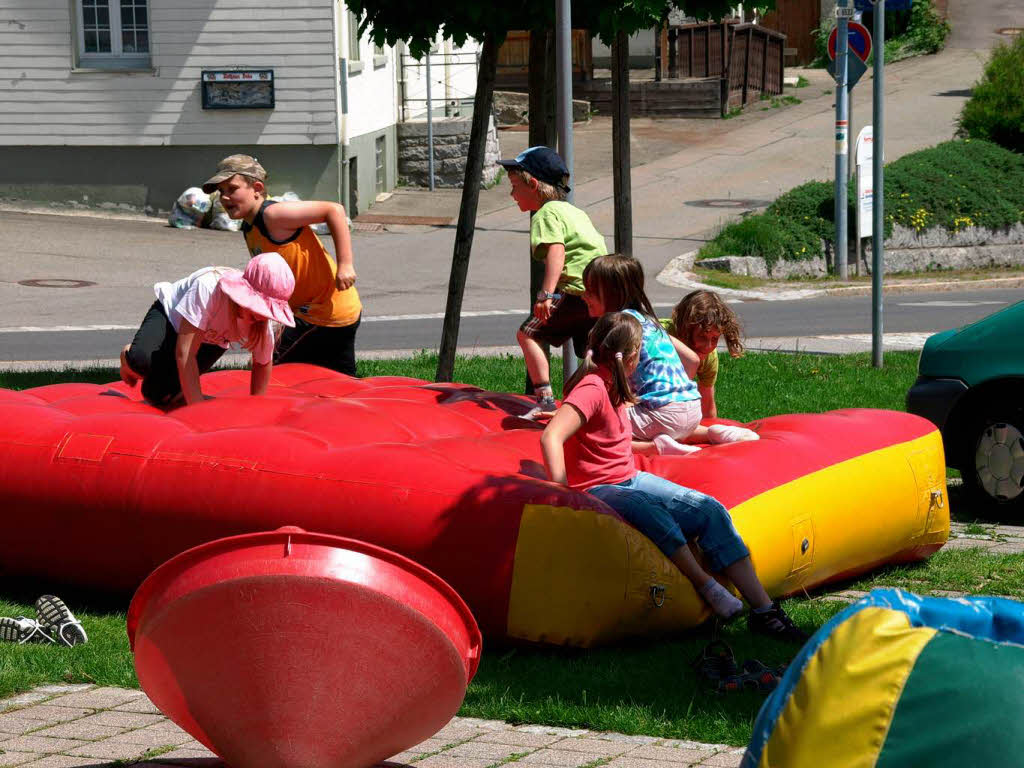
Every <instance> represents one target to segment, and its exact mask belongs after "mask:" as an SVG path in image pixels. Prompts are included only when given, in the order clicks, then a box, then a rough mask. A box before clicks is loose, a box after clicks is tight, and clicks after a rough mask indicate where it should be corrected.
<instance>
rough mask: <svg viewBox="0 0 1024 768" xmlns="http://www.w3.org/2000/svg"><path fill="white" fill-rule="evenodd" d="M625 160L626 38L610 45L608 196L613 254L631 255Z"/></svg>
mask: <svg viewBox="0 0 1024 768" xmlns="http://www.w3.org/2000/svg"><path fill="white" fill-rule="evenodd" d="M629 166H630V159H629V35H628V34H626V32H625V30H621V29H620V30H619V31H618V32H617V33H616V34H615V42H613V43H612V190H613V193H612V197H613V199H614V206H615V251H616V252H617V253H622V254H625V255H627V256H628V255H632V253H633V200H632V197H633V193H632V184H631V183H630V167H629Z"/></svg>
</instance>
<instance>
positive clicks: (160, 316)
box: [126, 301, 226, 405]
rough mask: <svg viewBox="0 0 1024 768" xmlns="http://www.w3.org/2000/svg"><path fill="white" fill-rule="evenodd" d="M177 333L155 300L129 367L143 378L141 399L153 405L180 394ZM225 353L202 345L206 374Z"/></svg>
mask: <svg viewBox="0 0 1024 768" xmlns="http://www.w3.org/2000/svg"><path fill="white" fill-rule="evenodd" d="M177 345H178V332H177V331H175V330H174V326H173V325H171V321H170V320H168V319H167V315H166V314H164V308H163V306H161V304H160V302H159V301H154V302H153V306H151V307H150V308H149V311H148V312H147V313H146V316H145V317H144V318H142V325H140V326H139V330H138V331H136V332H135V338H134V339H132V343H131V346H129V348H128V354H127V355H126V357H127V359H128V367H130V368H131V369H132V370H133V371H135V373H137V374H138V375H139V376H141V377H142V396H143V397H145V398H146V400H148V401H149V402H151V403H153V404H154V405H167V403H169V402H170V401H171V400H173V399H174V398H175V397H177V396H178V395H179V394H180V393H181V380H180V379H179V378H178V361H177V357H176V354H175V353H176V348H177ZM225 351H226V350H225V349H224V348H223V347H220V346H218V345H216V344H200V345H199V352H197V353H196V363H197V364H198V366H199V372H200V373H206V372H207V371H208V370H210V369H211V368H212V367H213V364H214V363H216V362H217V361H218V360H220V356H221V355H223V354H224V352H225Z"/></svg>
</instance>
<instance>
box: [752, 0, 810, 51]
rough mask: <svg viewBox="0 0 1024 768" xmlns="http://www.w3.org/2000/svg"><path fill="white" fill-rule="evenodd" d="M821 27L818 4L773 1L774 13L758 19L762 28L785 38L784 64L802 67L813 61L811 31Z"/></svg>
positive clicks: (794, 0)
mask: <svg viewBox="0 0 1024 768" xmlns="http://www.w3.org/2000/svg"><path fill="white" fill-rule="evenodd" d="M819 23H821V0H776V2H775V10H774V11H769V12H768V13H766V14H765V15H764V17H763V18H762V19H761V26H762V27H768V29H774V30H777V31H779V32H782V33H783V34H784V35H785V36H786V52H787V61H788V62H789V63H790V64H797V65H799V66H801V67H803V66H807V65H808V64H810V63H811V62H812V61H814V58H815V56H816V55H817V51H816V50H815V47H814V30H815V29H817V28H818V24H819Z"/></svg>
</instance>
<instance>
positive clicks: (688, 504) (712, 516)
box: [587, 472, 750, 572]
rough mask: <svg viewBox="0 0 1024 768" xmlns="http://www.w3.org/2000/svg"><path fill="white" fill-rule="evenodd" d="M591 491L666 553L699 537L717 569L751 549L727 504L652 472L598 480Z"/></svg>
mask: <svg viewBox="0 0 1024 768" xmlns="http://www.w3.org/2000/svg"><path fill="white" fill-rule="evenodd" d="M587 492H588V493H592V494H593V495H594V496H596V497H597V498H599V499H600V500H601V501H603V502H604V503H605V504H607V505H608V506H609V507H611V508H612V509H614V510H615V511H616V512H618V513H619V514H620V515H622V516H623V517H624V518H625V519H626V520H627V521H628V522H629V523H630V524H631V525H632V526H633V527H634V528H636V529H637V530H639V531H640V532H641V533H642V534H643V535H644V536H646V537H647V538H649V539H650V540H651V541H653V542H654V543H655V544H656V545H657V547H658V549H660V550H661V551H662V552H664V553H665V555H666V556H667V557H671V556H672V555H673V554H675V552H676V550H677V549H679V548H680V547H682V546H683V545H685V544H686V542H687V541H696V543H697V544H698V545H699V546H700V548H701V550H702V551H703V552H704V555H705V556H706V557H707V559H708V564H709V565H710V566H711V570H712V571H716V572H717V571H721V570H724V569H725V568H727V567H728V566H730V565H732V564H733V563H735V562H736V561H737V560H742V559H743V558H744V557H747V556H748V555H749V554H750V550H749V549H747V545H746V544H744V543H743V539H741V538H740V535H739V534H738V533H737V532H736V529H735V528H734V527H733V524H732V518H731V517H730V516H729V510H727V509H726V508H725V507H723V506H722V504H721V503H720V502H719V501H718V500H717V499H715V498H713V497H711V496H708V495H707V494H706V493H701V492H700V491H694V490H692V489H690V488H684V487H683V486H681V485H676V484H675V483H673V482H671V481H670V480H666V479H665V478H663V477H658V476H657V475H652V474H651V473H649V472H637V473H636V475H635V476H634V477H632V478H631V479H629V480H626V481H625V482H623V483H618V484H617V485H595V486H594V487H593V488H589V489H587Z"/></svg>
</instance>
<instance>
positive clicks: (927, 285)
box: [655, 251, 1024, 301]
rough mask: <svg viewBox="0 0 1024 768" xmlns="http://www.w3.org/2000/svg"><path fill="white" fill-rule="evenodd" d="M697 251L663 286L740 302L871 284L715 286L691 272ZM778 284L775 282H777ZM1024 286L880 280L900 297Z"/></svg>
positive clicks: (1014, 280)
mask: <svg viewBox="0 0 1024 768" xmlns="http://www.w3.org/2000/svg"><path fill="white" fill-rule="evenodd" d="M696 256H697V251H688V252H687V253H684V254H681V255H679V256H677V257H676V258H674V259H672V261H670V262H669V263H668V264H666V265H665V268H664V269H662V270H661V272H659V273H658V275H657V277H656V278H655V279H656V280H657V281H658V282H659V283H661V284H662V285H667V286H670V287H673V288H681V289H683V290H686V291H696V290H702V289H703V290H709V291H714V292H715V293H717V294H719V295H720V296H724V297H726V298H731V299H737V300H740V301H797V300H800V299H812V298H818V297H821V296H870V295H871V292H872V287H871V286H870V285H834V286H828V287H825V288H795V289H786V288H774V287H772V288H764V289H749V290H743V289H738V288H718V287H716V286H711V285H707V284H706V283H702V282H701V281H700V278H699V277H698V276H697V275H696V274H694V273H693V272H691V271H690V270H692V269H693V266H694V263H695V261H696ZM776 285H778V284H776ZM1021 287H1024V275H1021V276H1017V277H992V278H983V279H981V280H936V281H932V280H908V281H906V282H890V283H888V284H885V282H884V281H883V285H882V293H883V294H884V295H892V296H899V295H902V294H912V293H930V292H945V291H949V292H952V291H967V290H973V289H977V288H1021Z"/></svg>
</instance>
